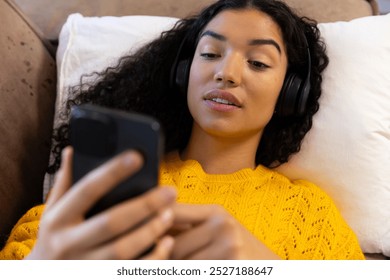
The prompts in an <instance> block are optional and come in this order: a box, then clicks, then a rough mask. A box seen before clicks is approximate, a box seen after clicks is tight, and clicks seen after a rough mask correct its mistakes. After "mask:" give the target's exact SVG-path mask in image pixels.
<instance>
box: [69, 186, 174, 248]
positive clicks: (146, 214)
mask: <svg viewBox="0 0 390 280" xmlns="http://www.w3.org/2000/svg"><path fill="white" fill-rule="evenodd" d="M175 198H176V191H175V190H174V189H173V188H167V187H161V188H155V189H153V190H151V191H149V192H147V193H146V194H145V195H141V196H139V197H136V198H134V199H131V200H128V201H125V202H122V203H120V204H119V205H117V206H114V207H112V208H110V209H108V210H106V211H104V212H102V213H99V214H98V215H96V216H94V217H92V218H90V219H88V220H87V221H85V222H84V223H82V224H80V225H79V226H78V230H77V236H75V240H74V242H73V243H74V246H77V247H81V248H91V247H94V246H97V245H98V244H101V243H104V242H107V241H109V240H112V239H113V238H115V237H117V236H119V235H121V234H123V233H125V232H129V231H130V230H131V229H133V228H135V227H136V226H138V225H139V224H141V223H143V222H145V221H146V220H147V219H150V218H151V217H153V216H155V215H158V213H159V212H161V211H162V210H163V209H165V208H167V207H168V206H169V205H171V204H172V203H173V202H174V201H175Z"/></svg>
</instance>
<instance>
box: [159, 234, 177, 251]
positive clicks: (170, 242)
mask: <svg viewBox="0 0 390 280" xmlns="http://www.w3.org/2000/svg"><path fill="white" fill-rule="evenodd" d="M174 242H175V241H174V239H173V238H172V237H171V236H166V237H164V239H163V240H161V245H162V246H164V247H165V248H166V249H168V250H170V249H171V248H172V247H173V244H174Z"/></svg>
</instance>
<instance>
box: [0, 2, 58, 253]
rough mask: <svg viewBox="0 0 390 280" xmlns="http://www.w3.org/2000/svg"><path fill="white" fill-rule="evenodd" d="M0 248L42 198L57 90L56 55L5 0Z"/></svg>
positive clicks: (1, 14) (1, 15) (0, 36)
mask: <svg viewBox="0 0 390 280" xmlns="http://www.w3.org/2000/svg"><path fill="white" fill-rule="evenodd" d="M0 26H1V33H0V54H1V63H0V93H1V94H0V135H1V137H0V159H1V160H0V248H2V247H3V244H4V241H5V240H6V238H7V236H8V235H9V233H10V232H11V229H12V227H13V226H14V225H15V224H16V222H17V221H18V219H19V218H20V217H21V216H22V215H23V214H24V213H25V212H26V211H27V210H28V209H30V208H31V207H33V206H34V205H36V204H39V203H42V183H43V177H44V175H45V172H46V168H47V162H48V159H49V151H50V136H51V133H52V125H53V123H52V122H53V116H54V103H55V95H56V74H55V60H54V58H53V57H52V56H51V55H50V54H49V52H48V50H47V49H46V47H45V46H44V45H43V43H42V41H41V40H40V38H39V37H38V36H37V34H36V33H35V32H34V30H33V29H32V28H31V26H29V25H28V23H27V22H26V21H25V20H24V19H23V18H22V17H21V15H20V14H19V13H18V12H16V11H15V9H14V8H13V7H12V6H11V5H10V4H9V3H8V2H6V1H0Z"/></svg>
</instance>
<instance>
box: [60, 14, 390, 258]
mask: <svg viewBox="0 0 390 280" xmlns="http://www.w3.org/2000/svg"><path fill="white" fill-rule="evenodd" d="M175 22H176V19H175V18H165V17H152V16H127V17H101V18H96V17H90V18H89V17H83V16H82V15H80V14H74V15H71V16H70V17H69V18H68V20H67V22H66V23H65V25H64V26H63V29H62V31H61V34H60V40H59V49H58V53H57V60H58V82H59V83H58V87H59V98H58V101H59V103H58V104H57V106H60V104H61V102H63V101H64V100H66V98H67V96H66V91H65V89H66V88H67V87H68V86H70V85H75V84H77V83H78V81H79V78H80V75H81V74H83V73H91V72H93V71H99V70H102V69H104V68H105V67H107V66H110V65H114V64H115V62H116V61H117V58H118V57H119V56H121V55H123V54H124V53H127V52H129V51H134V50H135V49H136V48H138V47H139V46H140V45H142V44H143V43H144V42H146V41H148V40H150V39H153V38H154V37H155V36H158V34H159V33H160V32H161V31H162V30H165V29H168V28H170V27H171V26H173V24H174V23H175ZM319 28H320V30H321V33H322V36H323V38H324V40H325V42H326V43H327V49H328V54H329V57H330V64H329V67H328V68H327V69H326V71H325V72H324V75H323V78H324V82H323V96H322V97H321V99H320V106H321V107H320V111H319V112H318V113H317V114H316V115H315V117H314V120H313V121H314V123H313V128H312V129H311V130H310V132H309V133H308V135H307V136H306V137H305V139H304V141H303V145H302V149H301V151H300V152H299V153H298V154H296V155H295V156H293V157H292V159H291V161H289V162H288V163H287V164H284V165H283V166H281V167H280V168H279V169H278V170H279V171H280V172H282V173H284V174H286V175H287V176H288V177H290V178H292V179H296V178H301V179H307V180H310V181H312V182H314V183H316V184H318V185H319V186H320V187H322V188H323V189H324V190H325V191H326V192H327V193H328V194H329V195H330V196H331V197H333V199H334V200H335V203H336V204H337V206H338V207H339V209H340V211H341V212H342V214H343V216H344V217H345V219H346V220H347V222H348V223H349V224H350V226H351V227H352V228H353V229H354V230H355V232H356V233H357V235H358V238H359V241H360V243H361V246H362V249H363V251H364V252H366V253H384V254H386V255H388V256H390V219H389V217H390V203H389V201H390V110H389V108H390V76H389V74H388V73H390V15H386V16H371V17H364V18H359V19H355V20H352V21H350V22H334V23H321V24H319ZM91 34H93V36H91Z"/></svg>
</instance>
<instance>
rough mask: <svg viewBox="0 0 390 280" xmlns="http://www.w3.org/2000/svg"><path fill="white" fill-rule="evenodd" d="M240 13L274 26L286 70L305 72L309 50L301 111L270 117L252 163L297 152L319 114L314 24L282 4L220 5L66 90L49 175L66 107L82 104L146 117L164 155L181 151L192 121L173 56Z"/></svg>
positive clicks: (227, 0)
mask: <svg viewBox="0 0 390 280" xmlns="http://www.w3.org/2000/svg"><path fill="white" fill-rule="evenodd" d="M243 9H256V10H259V11H262V12H264V13H266V14H268V15H269V16H270V17H271V18H272V19H273V20H274V21H275V22H276V23H277V24H278V26H279V27H280V29H281V32H282V36H283V39H284V43H285V45H286V49H287V58H288V71H301V70H300V69H306V67H307V66H306V65H307V57H308V55H307V45H308V47H309V51H310V54H311V74H310V83H311V91H310V96H309V98H308V102H307V109H306V112H305V114H304V115H303V116H299V117H285V118H282V117H278V116H277V115H274V116H273V117H272V119H271V121H270V122H269V123H268V125H267V126H266V128H265V130H264V133H263V136H262V139H261V141H260V143H259V147H258V150H257V153H256V163H257V164H263V165H265V166H268V167H274V166H276V165H278V164H281V163H284V162H286V161H287V160H288V159H289V157H290V156H291V155H292V154H294V153H296V152H298V151H299V150H300V147H301V142H302V139H303V137H304V136H305V135H306V133H307V132H308V131H309V130H310V128H311V126H312V118H313V115H314V114H315V113H316V112H317V111H318V109H319V104H318V99H319V97H320V95H321V82H322V77H321V72H322V71H323V70H324V69H325V68H326V66H327V64H328V57H327V55H326V52H325V45H324V43H323V42H322V41H321V40H320V34H319V30H318V28H317V23H316V22H315V21H313V20H310V19H308V18H306V17H299V16H297V15H296V14H295V13H294V12H293V11H292V10H291V9H290V8H289V7H288V6H287V5H286V4H284V3H283V2H281V1H276V0H220V1H217V2H216V3H214V4H212V5H210V6H208V7H206V8H205V9H204V10H203V11H201V12H200V13H199V14H198V15H196V16H192V17H188V18H185V19H181V20H179V21H178V22H177V24H176V25H175V26H174V28H172V29H171V30H169V31H166V32H163V33H162V34H161V36H160V37H159V38H158V39H156V40H154V41H152V42H150V43H148V44H147V45H145V46H144V47H142V48H141V49H139V50H138V51H137V52H136V53H134V54H129V55H126V56H123V57H121V58H120V59H119V62H118V64H117V65H116V66H115V67H109V68H107V69H106V70H105V71H103V72H101V73H94V74H93V76H94V77H96V80H95V82H93V83H88V82H84V83H83V82H82V81H80V85H79V86H77V87H72V88H70V89H69V94H70V98H69V100H68V101H67V102H66V110H64V112H63V113H62V114H61V115H60V120H61V122H60V125H59V126H58V127H57V128H56V129H55V130H54V133H53V141H54V143H53V154H54V162H53V163H52V164H51V166H49V169H48V172H49V173H54V172H55V171H56V170H57V169H58V168H59V165H60V161H61V155H60V154H61V151H62V149H63V148H64V147H65V146H67V145H69V139H68V131H69V126H68V122H69V114H70V109H71V107H72V106H73V105H78V104H83V103H92V104H97V105H101V106H106V107H110V108H116V109H120V110H125V111H136V112H139V113H143V114H148V115H151V116H153V117H155V118H157V119H158V120H159V121H160V122H161V124H162V127H163V128H164V132H165V136H166V138H165V151H166V152H170V151H173V150H182V149H184V148H185V147H186V145H187V143H188V140H189V137H190V134H191V128H192V123H193V119H192V117H191V115H190V113H189V110H188V106H187V98H186V96H182V95H180V94H179V93H178V91H177V89H176V88H175V86H172V84H171V83H170V80H171V77H170V72H171V68H172V65H173V64H174V61H175V60H176V56H177V51H178V50H179V48H180V46H181V45H182V50H183V51H182V52H181V54H180V56H181V57H182V56H183V57H187V58H190V59H191V58H192V57H193V55H194V53H195V48H196V43H197V40H198V37H199V35H200V33H201V32H202V30H203V29H204V28H205V26H206V25H207V24H208V23H209V22H210V21H211V20H212V19H213V18H214V17H215V16H216V15H217V14H218V13H220V12H222V11H224V10H243ZM183 42H184V43H183ZM306 42H307V43H306ZM182 43H183V44H182Z"/></svg>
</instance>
